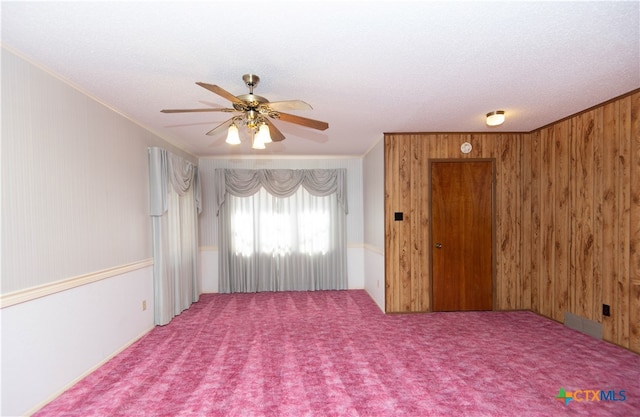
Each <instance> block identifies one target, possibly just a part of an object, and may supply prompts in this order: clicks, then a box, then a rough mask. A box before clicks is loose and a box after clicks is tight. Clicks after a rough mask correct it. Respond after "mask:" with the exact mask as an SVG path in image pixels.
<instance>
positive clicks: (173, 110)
mask: <svg viewBox="0 0 640 417" xmlns="http://www.w3.org/2000/svg"><path fill="white" fill-rule="evenodd" d="M160 111H161V112H162V113H193V112H201V111H222V112H226V113H231V112H234V111H236V110H235V109H213V108H212V109H165V110H160Z"/></svg>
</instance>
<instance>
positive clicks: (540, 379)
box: [36, 290, 640, 417]
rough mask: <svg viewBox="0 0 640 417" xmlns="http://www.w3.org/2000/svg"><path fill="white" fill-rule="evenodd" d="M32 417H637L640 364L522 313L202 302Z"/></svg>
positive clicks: (313, 295) (207, 298)
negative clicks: (408, 311)
mask: <svg viewBox="0 0 640 417" xmlns="http://www.w3.org/2000/svg"><path fill="white" fill-rule="evenodd" d="M561 389H562V390H563V391H561ZM599 391H602V392H603V393H604V394H602V393H599ZM558 396H560V397H561V398H556V397H558ZM596 397H598V400H597V401H596ZM36 415H37V416H39V417H44V416H56V417H61V416H83V417H87V416H378V417H384V416H448V417H451V416H563V415H567V416H577V415H593V416H633V415H640V355H636V354H634V353H631V352H629V351H626V350H624V349H622V348H619V347H616V346H613V345H611V344H609V343H606V342H603V341H599V340H596V339H593V338H591V337H590V336H587V335H584V334H581V333H579V332H577V331H574V330H570V329H568V328H566V327H564V326H562V325H561V324H558V323H556V322H553V321H551V320H548V319H545V318H542V317H539V316H537V315H535V314H533V313H530V312H460V313H432V314H407V315H384V314H383V313H382V312H381V311H380V310H379V309H378V307H377V306H376V305H375V304H374V303H373V301H372V300H371V299H370V298H369V296H368V295H367V294H366V293H365V292H364V291H361V290H349V291H317V292H284V293H258V294H233V295H229V294H206V295H203V296H202V297H201V300H200V302H198V303H196V304H194V305H193V306H192V307H191V308H190V309H189V310H187V311H185V312H184V313H183V314H181V315H180V316H178V317H177V318H175V319H174V320H173V322H172V323H170V324H169V325H167V326H164V327H157V328H155V329H154V330H153V331H151V332H150V333H149V334H147V335H146V336H145V337H143V338H142V339H140V340H139V341H138V342H136V343H135V344H134V345H132V346H131V347H130V348H128V349H127V350H125V351H124V352H122V353H121V354H120V355H118V356H116V357H115V358H114V359H112V360H111V361H109V362H108V363H107V364H105V365H104V366H103V367H101V368H100V369H98V370H97V371H95V372H94V373H92V374H91V375H89V376H88V377H87V378H85V379H84V380H82V381H81V382H79V383H78V384H77V385H75V386H74V387H73V388H71V389H70V390H68V391H67V392H65V393H64V394H63V395H62V396H60V397H59V398H57V399H56V400H54V401H53V402H51V403H50V404H49V405H47V406H46V407H44V408H43V409H42V410H40V412H39V413H37V414H36Z"/></svg>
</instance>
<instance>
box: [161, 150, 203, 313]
mask: <svg viewBox="0 0 640 417" xmlns="http://www.w3.org/2000/svg"><path fill="white" fill-rule="evenodd" d="M149 183H150V187H149V190H150V198H149V201H150V215H151V222H152V232H153V257H154V265H153V280H154V297H155V300H154V301H155V303H154V305H155V310H154V316H155V323H156V324H158V325H164V324H167V323H169V322H170V321H171V319H172V318H173V317H175V316H177V315H178V314H180V313H181V312H182V311H184V310H186V309H187V308H189V306H190V305H191V304H192V303H193V302H195V301H198V298H199V296H200V288H199V280H198V270H197V267H198V213H199V212H200V211H201V207H200V185H199V180H198V169H197V167H196V166H194V165H193V164H191V163H190V162H188V161H185V160H184V159H182V158H180V157H178V156H176V155H172V154H170V153H168V152H167V151H165V150H164V149H160V148H149Z"/></svg>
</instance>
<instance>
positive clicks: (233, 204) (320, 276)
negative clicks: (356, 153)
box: [214, 169, 347, 292]
mask: <svg viewBox="0 0 640 417" xmlns="http://www.w3.org/2000/svg"><path fill="white" fill-rule="evenodd" d="M214 181H215V184H216V187H215V195H216V198H215V203H216V205H217V207H218V243H219V254H220V256H219V269H218V270H219V291H220V292H257V291H297V290H335V289H344V288H347V256H346V240H347V239H346V227H345V224H346V215H347V200H346V170H344V169H334V170H330V169H327V170H323V169H316V170H243V169H219V170H216V175H215V180H214Z"/></svg>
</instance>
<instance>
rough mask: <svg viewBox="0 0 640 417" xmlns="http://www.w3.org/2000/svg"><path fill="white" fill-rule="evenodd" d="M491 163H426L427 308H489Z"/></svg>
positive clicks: (437, 309)
mask: <svg viewBox="0 0 640 417" xmlns="http://www.w3.org/2000/svg"><path fill="white" fill-rule="evenodd" d="M492 171H493V164H492V162H491V161H452V162H448V161H447V162H432V163H431V220H432V222H431V227H432V228H431V271H432V302H433V304H432V306H433V311H461V310H491V309H492V308H493V260H492V259H493V256H492V252H493V238H492V236H493V233H492V229H493V215H492V206H493V186H492V184H493V172H492Z"/></svg>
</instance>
